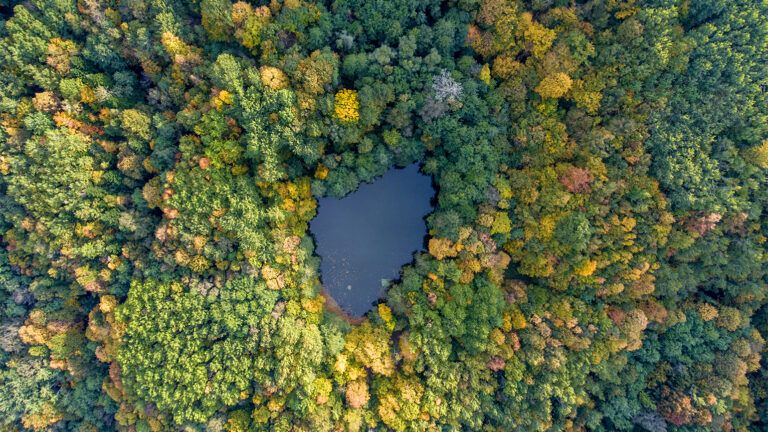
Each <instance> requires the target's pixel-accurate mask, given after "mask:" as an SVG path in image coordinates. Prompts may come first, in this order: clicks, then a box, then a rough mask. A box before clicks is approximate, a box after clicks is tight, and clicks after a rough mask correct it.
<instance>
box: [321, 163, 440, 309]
mask: <svg viewBox="0 0 768 432" xmlns="http://www.w3.org/2000/svg"><path fill="white" fill-rule="evenodd" d="M434 193H435V191H434V189H432V184H431V180H430V178H429V176H425V175H423V174H421V173H420V172H419V171H418V166H417V165H415V164H414V165H411V166H409V167H407V168H404V169H393V170H390V171H388V172H387V173H386V174H384V175H383V176H382V177H381V178H379V179H377V180H375V181H374V182H373V183H372V184H363V185H361V186H360V188H359V189H358V190H357V191H355V192H353V193H351V194H349V195H347V196H346V197H344V198H342V199H336V198H321V199H320V202H319V204H320V206H319V208H318V212H317V217H315V219H313V220H312V221H311V222H310V231H311V232H312V234H313V235H314V237H315V241H316V243H317V245H316V246H317V254H318V255H319V256H320V258H321V259H322V261H321V264H320V271H321V276H320V279H321V280H322V283H323V286H324V287H325V289H326V290H327V291H328V292H329V293H330V295H331V296H332V297H333V299H334V300H336V302H337V303H338V304H339V306H341V308H342V309H344V310H345V311H346V312H348V313H350V314H351V315H356V316H360V315H363V314H364V313H365V312H367V311H368V310H369V309H371V305H372V304H373V303H374V302H376V300H377V299H379V298H381V296H382V295H383V294H384V291H385V286H386V285H387V283H388V281H389V280H393V279H398V278H399V275H400V268H401V267H402V266H403V265H404V264H407V263H409V262H411V260H412V259H413V253H414V252H416V251H418V250H421V249H422V246H423V243H424V237H425V236H426V234H427V228H426V224H425V222H424V216H426V215H427V214H428V213H429V212H430V211H432V206H431V203H430V201H431V199H432V196H433V195H434Z"/></svg>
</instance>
